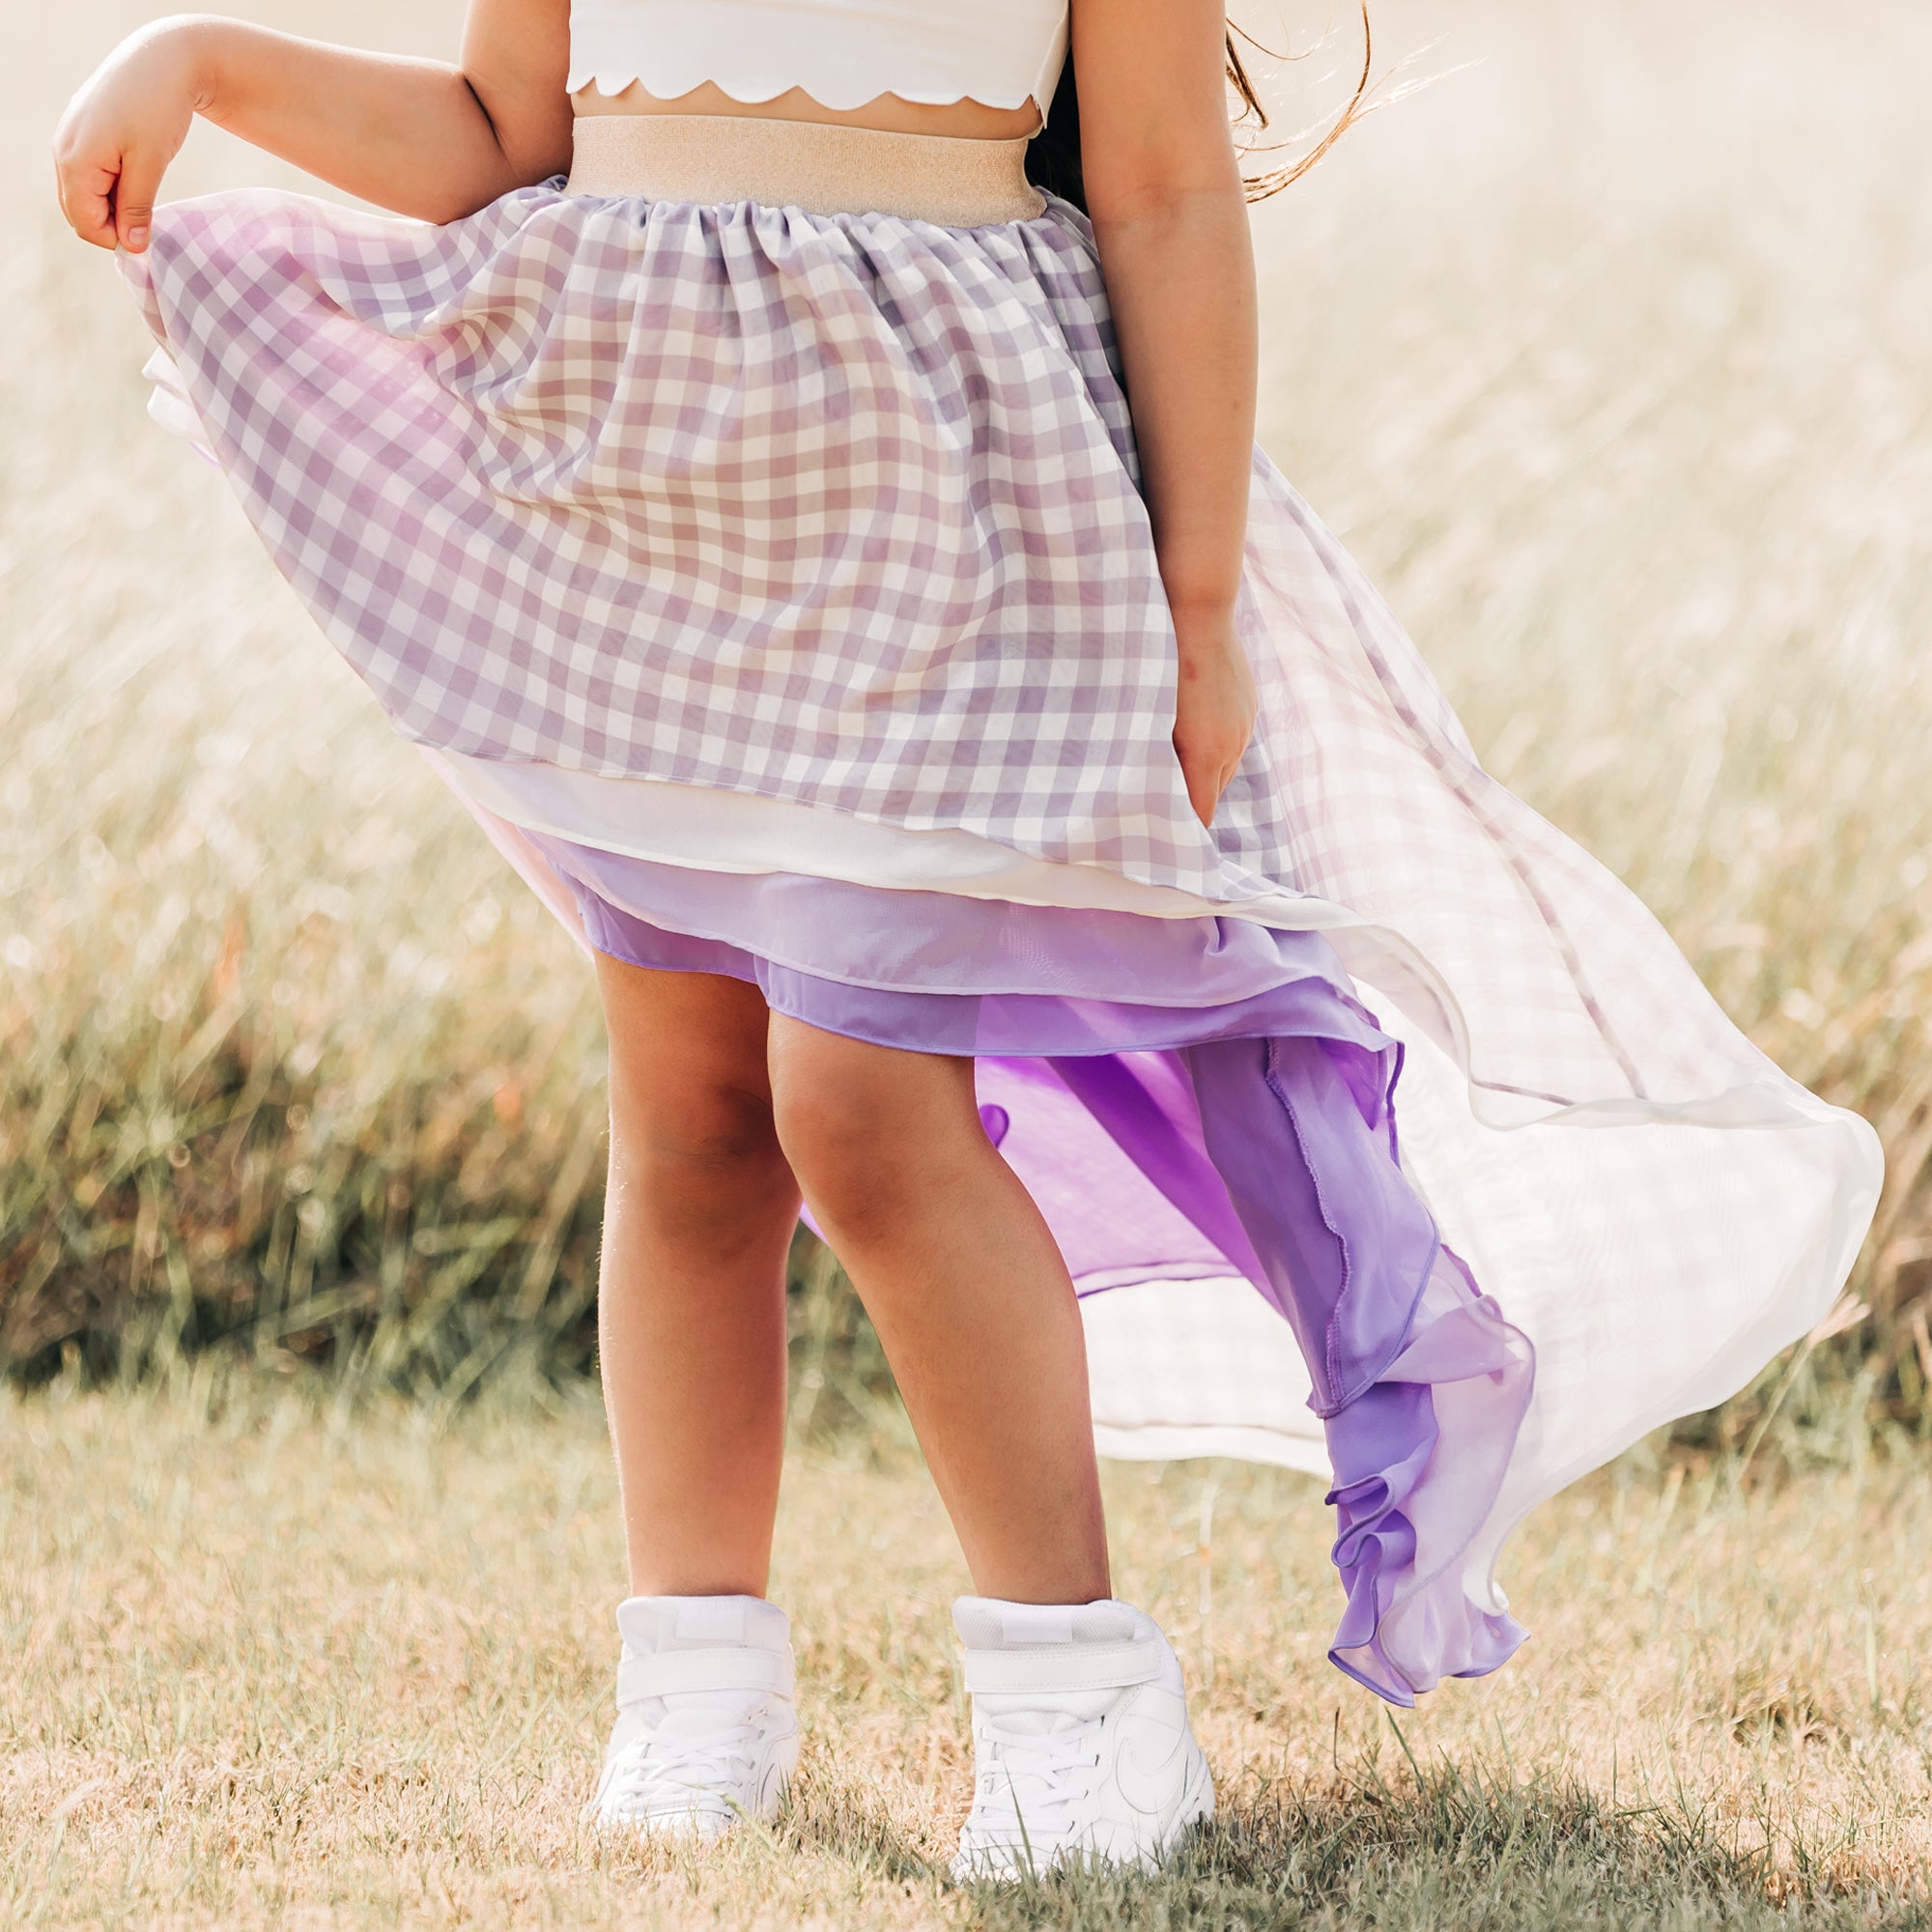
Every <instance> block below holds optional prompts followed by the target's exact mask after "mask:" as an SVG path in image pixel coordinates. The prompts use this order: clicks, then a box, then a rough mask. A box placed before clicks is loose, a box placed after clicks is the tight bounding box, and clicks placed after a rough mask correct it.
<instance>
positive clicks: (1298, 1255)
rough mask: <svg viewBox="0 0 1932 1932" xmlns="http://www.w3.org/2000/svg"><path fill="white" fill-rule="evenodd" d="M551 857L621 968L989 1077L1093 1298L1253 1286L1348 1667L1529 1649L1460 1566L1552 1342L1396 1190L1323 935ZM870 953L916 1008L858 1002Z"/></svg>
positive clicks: (1010, 1139) (1383, 1105) (1400, 1186)
mask: <svg viewBox="0 0 1932 1932" xmlns="http://www.w3.org/2000/svg"><path fill="white" fill-rule="evenodd" d="M534 842H535V843H536V844H537V845H538V847H539V849H541V850H542V851H543V852H544V854H545V856H546V858H547V859H548V860H549V861H550V863H551V864H552V866H553V867H555V868H556V869H557V870H558V872H559V873H560V874H561V875H562V876H563V877H564V878H565V880H566V881H567V882H568V883H569V885H570V886H571V888H572V890H573V892H574V893H575V895H576V896H577V900H578V906H579V910H580V913H581V915H582V920H583V923H584V929H585V933H586V936H587V937H588V939H589V941H590V943H591V945H592V946H593V947H595V949H596V950H597V951H598V952H603V953H607V954H609V955H611V956H612V957H614V958H617V959H622V960H627V961H629V962H630V963H631V964H633V965H637V966H642V967H649V968H654V969H657V970H663V971H673V972H698V973H716V974H722V975H725V976H727V977H730V978H733V979H737V980H746V981H749V982H752V983H754V984H756V985H757V986H758V987H759V988H760V989H761V991H762V992H763V994H764V996H765V999H766V1000H767V1002H768V1003H769V1004H770V1006H771V1007H772V1009H773V1010H774V1011H777V1012H781V1013H784V1014H787V1015H789V1016H791V1017H793V1018H795V1019H799V1020H803V1021H805V1022H807V1023H808V1024H810V1025H813V1026H817V1027H821V1028H824V1029H825V1030H827V1031H829V1032H834V1033H838V1034H843V1035H846V1036H849V1037H854V1038H859V1039H866V1040H870V1041H873V1042H875V1043H878V1044H882V1045H890V1046H897V1047H904V1048H910V1049H914V1050H918V1051H922V1052H928V1053H944V1054H953V1055H959V1056H971V1057H973V1058H974V1059H975V1060H976V1062H977V1080H978V1085H979V1091H980V1102H981V1107H980V1112H981V1118H982V1119H983V1120H984V1121H985V1122H986V1125H987V1130H988V1133H989V1135H990V1136H991V1137H992V1139H993V1140H994V1141H995V1143H996V1144H997V1145H998V1146H999V1147H1000V1149H1001V1151H1002V1152H1003V1153H1004V1154H1005V1155H1006V1157H1007V1158H1008V1160H1009V1162H1011V1164H1012V1165H1013V1167H1014V1169H1015V1171H1016V1172H1017V1173H1018V1174H1019V1175H1020V1178H1021V1179H1023V1180H1024V1181H1025V1182H1026V1184H1027V1186H1028V1187H1029V1189H1030V1191H1031V1192H1032V1193H1033V1195H1034V1198H1035V1199H1036V1200H1037V1202H1038V1204H1039V1207H1040V1209H1041V1211H1042V1213H1043V1214H1044V1215H1045V1216H1046V1218H1047V1221H1048V1223H1049V1225H1050V1226H1051V1228H1052V1230H1053V1233H1054V1236H1055V1238H1056V1239H1057V1240H1058V1242H1059V1244H1060V1247H1061V1251H1062V1253H1063V1254H1064V1255H1065V1258H1066V1263H1067V1266H1068V1269H1069V1270H1070V1272H1071V1273H1072V1275H1073V1278H1074V1281H1075V1283H1076V1285H1077V1286H1078V1287H1079V1288H1080V1290H1081V1292H1082V1293H1083V1294H1088V1293H1101V1292H1105V1291H1108V1290H1119V1289H1125V1288H1130V1287H1131V1286H1133V1285H1134V1284H1135V1283H1136V1282H1141V1281H1149V1280H1187V1279H1201V1278H1207V1277H1223V1278H1225V1277H1230V1276H1244V1277H1246V1279H1247V1280H1248V1281H1249V1282H1251V1283H1252V1284H1253V1286H1254V1287H1255V1289H1256V1290H1257V1292H1258V1293H1260V1294H1261V1295H1262V1296H1263V1298H1264V1301H1265V1302H1266V1303H1267V1304H1268V1306H1270V1307H1271V1308H1272V1309H1274V1310H1275V1312H1276V1313H1277V1314H1279V1315H1280V1316H1281V1318H1282V1319H1283V1320H1284V1321H1287V1322H1288V1324H1289V1326H1290V1328H1291V1329H1292V1331H1293V1335H1294V1337H1295V1340H1296V1342H1297V1344H1298V1345H1299V1348H1300V1350H1301V1353H1302V1355H1303V1358H1304V1359H1305V1361H1306V1363H1307V1366H1308V1370H1309V1375H1310V1379H1311V1382H1312V1384H1313V1389H1314V1394H1313V1397H1312V1399H1311V1406H1312V1407H1313V1409H1314V1410H1315V1412H1316V1414H1318V1415H1319V1416H1320V1417H1321V1420H1322V1424H1323V1428H1324V1430H1325V1432H1326V1436H1327V1443H1328V1451H1329V1456H1330V1459H1331V1462H1332V1463H1333V1467H1334V1475H1335V1481H1334V1487H1333V1489H1332V1490H1331V1491H1330V1492H1329V1495H1328V1501H1329V1502H1330V1503H1331V1504H1332V1505H1333V1506H1334V1508H1335V1510H1336V1512H1337V1519H1338V1535H1337V1539H1336V1542H1335V1546H1334V1552H1333V1554H1334V1561H1335V1565H1336V1569H1337V1571H1338V1572H1339V1574H1340V1577H1341V1581H1342V1585H1343V1590H1344V1593H1345V1596H1346V1599H1347V1604H1346V1608H1345V1611H1344V1614H1343V1617H1342V1621H1341V1625H1340V1627H1339V1629H1338V1631H1337V1633H1336V1635H1335V1640H1334V1643H1333V1646H1332V1647H1331V1649H1330V1651H1329V1657H1330V1659H1331V1661H1332V1662H1334V1663H1335V1664H1336V1665H1337V1666H1338V1667H1339V1668H1340V1669H1342V1670H1344V1671H1346V1672H1347V1673H1348V1674H1349V1675H1350V1676H1351V1677H1353V1678H1355V1679H1356V1680H1358V1681H1359V1682H1360V1683H1362V1684H1364V1685H1366V1686H1367V1687H1368V1688H1369V1689H1370V1690H1375V1691H1377V1692H1378V1693H1379V1694H1380V1695H1381V1696H1383V1697H1385V1698H1387V1699H1388V1700H1389V1701H1391V1702H1392V1703H1396V1704H1401V1705H1409V1704H1412V1703H1413V1702H1414V1701H1415V1698H1416V1695H1417V1694H1418V1693H1419V1692H1421V1691H1425V1690H1430V1689H1432V1688H1433V1687H1434V1686H1435V1684H1436V1683H1437V1682H1438V1681H1439V1680H1440V1679H1441V1678H1443V1677H1445V1676H1475V1675H1480V1674H1482V1673H1484V1672H1487V1671H1490V1670H1493V1669H1495V1668H1496V1667H1497V1666H1498V1665H1499V1664H1501V1663H1502V1662H1505V1661H1506V1660H1507V1659H1508V1658H1509V1657H1510V1655H1511V1654H1512V1653H1513V1652H1514V1651H1515V1649H1516V1648H1517V1646H1518V1645H1519V1644H1520V1642H1521V1641H1522V1639H1523V1636H1524V1632H1523V1631H1522V1629H1521V1628H1520V1626H1519V1625H1518V1624H1517V1623H1516V1622H1515V1621H1514V1620H1513V1619H1512V1618H1510V1617H1509V1616H1508V1615H1507V1614H1506V1613H1505V1612H1503V1611H1502V1610H1500V1609H1495V1608H1490V1607H1487V1606H1486V1605H1485V1604H1484V1603H1483V1602H1481V1601H1479V1600H1478V1597H1477V1596H1476V1595H1472V1593H1471V1586H1472V1585H1473V1587H1474V1589H1475V1591H1477V1592H1479V1593H1481V1595H1483V1596H1485V1597H1486V1596H1487V1594H1488V1584H1487V1578H1486V1577H1472V1578H1465V1577H1464V1576H1463V1567H1462V1560H1461V1559H1462V1558H1463V1555H1464V1552H1465V1551H1466V1550H1467V1548H1468V1547H1469V1545H1470V1543H1471V1542H1472V1540H1473V1539H1474V1537H1475V1534H1476V1532H1477V1530H1478V1528H1479V1527H1480V1526H1481V1524H1482V1523H1483V1521H1484V1520H1485V1518H1486V1517H1487V1516H1488V1514H1489V1512H1490V1509H1491V1507H1492V1504H1493V1502H1494V1499H1495V1496H1496V1493H1497V1491H1498V1490H1499V1488H1500V1486H1501V1483H1502V1479H1503V1475H1504V1472H1505V1469H1506V1468H1507V1466H1508V1463H1509V1459H1510V1455H1511V1452H1512V1450H1513V1448H1514V1446H1515V1443H1516V1438H1517V1434H1518V1431H1519V1429H1520V1426H1521V1422H1522V1418H1523V1415H1524V1413H1525V1411H1526V1408H1527V1406H1528V1401H1529V1393H1530V1386H1531V1379H1532V1376H1533V1361H1532V1357H1531V1352H1530V1349H1529V1345H1528V1343H1527V1341H1526V1340H1525V1339H1524V1337H1523V1336H1522V1335H1520V1333H1519V1332H1518V1331H1517V1330H1516V1329H1515V1328H1513V1327H1512V1326H1511V1325H1510V1324H1509V1323H1508V1322H1507V1321H1505V1320H1504V1319H1503V1315H1502V1312H1501V1310H1500V1309H1499V1308H1498V1307H1497V1306H1496V1304H1495V1302H1494V1301H1493V1300H1492V1299H1491V1298H1490V1297H1488V1296H1487V1295H1485V1294H1484V1293H1482V1292H1481V1290H1480V1289H1479V1288H1478V1287H1477V1285H1476V1283H1475V1282H1474V1280H1473V1279H1472V1278H1471V1276H1470V1273H1469V1271H1468V1269H1467V1268H1466V1267H1465V1266H1464V1265H1463V1263H1462V1262H1461V1261H1459V1260H1458V1259H1457V1257H1456V1256H1455V1255H1454V1254H1453V1253H1451V1252H1450V1251H1449V1250H1448V1249H1447V1248H1446V1247H1445V1246H1444V1245H1443V1243H1442V1241H1441V1238H1440V1236H1439V1235H1438V1233H1437V1230H1436V1226H1435V1219H1434V1217H1433V1216H1432V1215H1431V1213H1430V1211H1429V1209H1428V1208H1427V1207H1426V1205H1425V1204H1424V1203H1423V1201H1422V1200H1421V1198H1420V1197H1419V1196H1418V1195H1417V1193H1416V1192H1415V1190H1414V1188H1413V1187H1412V1186H1411V1185H1410V1184H1409V1182H1408V1181H1407V1179H1406V1178H1405V1176H1404V1174H1403V1172H1402V1167H1401V1157H1400V1150H1399V1146H1398V1142H1397V1136H1396V1125H1395V1112H1394V1094H1395V1087H1396V1082H1397V1078H1398V1076H1399V1074H1400V1071H1401V1061H1402V1049H1401V1047H1400V1046H1399V1045H1398V1043H1397V1042H1396V1041H1394V1040H1393V1039H1391V1038H1390V1037H1388V1036H1387V1035H1385V1034H1384V1033H1382V1032H1381V1030H1380V1029H1379V1027H1378V1025H1377V1024H1376V1021H1375V1018H1374V1016H1373V1014H1371V1013H1370V1012H1369V1011H1368V1009H1366V1008H1365V1007H1364V1006H1363V1005H1362V1003H1361V1001H1360V1000H1359V998H1358V997H1356V995H1355V993H1354V990H1353V988H1352V986H1351V984H1350V980H1349V977H1348V975H1347V973H1346V972H1345V971H1344V970H1343V968H1342V966H1341V964H1340V962H1339V961H1338V960H1337V959H1336V957H1335V955H1334V953H1333V952H1332V950H1331V949H1330V948H1329V946H1328V944H1327V942H1326V941H1325V940H1324V939H1322V938H1321V936H1320V935H1319V934H1314V933H1303V932H1287V931H1269V930H1267V929H1265V928H1263V927H1259V926H1255V925H1251V924H1244V923H1241V922H1237V921H1220V920H1213V919H1206V920H1185V921H1160V920H1150V919H1145V918H1140V917H1137V916H1134V915H1128V914H1107V913H1087V912H1069V911H1066V910H1064V909H1061V908H1057V907H1031V906H1017V905H1012V904H1008V903H1005V902H998V901H986V900H974V899H966V898H961V897H957V896H953V895H945V894H928V893H905V892H882V891H879V890H877V889H873V888H867V887H856V886H840V885H838V884H837V883H835V882H830V881H826V880H822V879H809V878H804V877H799V876H795V875H770V874H767V875H759V876H755V877H738V876H734V875H728V874H719V873H707V872H698V871H694V870H688V869H684V868H679V867H666V866H656V865H650V864H647V863H645V862H641V861H638V860H633V859H626V858H622V857H618V856H614V855H612V854H610V853H608V852H600V851H597V850H595V849H593V848H589V847H585V846H581V845H576V844H572V843H567V842H566V841H563V840H559V839H554V838H542V837H537V838H535V839H534ZM586 874H589V875H592V876H591V877H586V876H585V875H586ZM593 881H594V882H593ZM612 891H621V894H622V896H623V898H624V900H625V903H624V904H623V905H619V904H616V903H613V902H612V899H611V897H610V896H607V895H609V894H610V893H611V892H612ZM640 907H645V908H647V909H648V911H649V912H650V913H651V914H653V915H654V917H652V918H646V917H644V916H643V910H642V909H634V908H640ZM661 922H674V923H661ZM726 933H729V934H730V935H732V936H731V937H725V936H724V935H725V934H726ZM747 938H753V939H755V940H756V941H757V942H758V943H757V948H756V950H753V948H752V947H750V946H747V945H745V944H743V943H741V942H742V941H743V940H745V939H747ZM766 948H769V949H770V951H767V950H765V949H766ZM775 954H776V955H780V956H774V955H775ZM860 959H863V960H864V961H866V977H867V979H877V980H891V981H895V982H896V983H888V984H861V983H855V981H854V980H853V978H852V977H851V970H852V969H851V967H850V963H849V962H851V961H854V960H860ZM800 962H808V963H800ZM813 965H816V966H818V967H819V968H820V969H821V970H818V971H813V970H811V967H812V966H813ZM1095 989H1098V990H1097V991H1096V990H1095ZM1186 1001H1199V1002H1201V1003H1200V1004H1188V1003H1183V1002H1186Z"/></svg>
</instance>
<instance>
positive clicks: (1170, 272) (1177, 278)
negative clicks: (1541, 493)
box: [1073, 0, 1256, 824]
mask: <svg viewBox="0 0 1932 1932" xmlns="http://www.w3.org/2000/svg"><path fill="white" fill-rule="evenodd" d="M1226 24H1227V16H1226V14H1225V11H1224V0H1073V53H1074V61H1075V71H1076V73H1077V76H1078V80H1079V86H1080V136H1081V140H1080V148H1081V166H1082V170H1083V172H1084V174H1085V176H1086V184H1087V203H1088V208H1089V211H1090V212H1091V213H1092V216H1093V221H1094V239H1095V241H1097V243H1098V244H1099V250H1100V267H1101V270H1102V271H1103V273H1104V274H1105V277H1106V282H1107V298H1108V302H1109V305H1110V306H1111V307H1112V309H1113V312H1114V327H1115V332H1116V334H1117V335H1118V337H1119V340H1120V349H1121V361H1122V368H1123V370H1124V372H1125V376H1126V384H1127V395H1128V399H1129V401H1130V402H1131V404H1132V407H1133V416H1134V439H1135V441H1136V443H1137V445H1138V447H1139V451H1140V461H1141V487H1142V489H1143V490H1144V491H1145V493H1146V496H1147V503H1148V511H1149V515H1150V516H1151V519H1152V523H1153V538H1154V549H1155V553H1156V554H1157V555H1158V557H1159V559H1160V575H1161V582H1163V584H1164V585H1165V586H1166V589H1167V601H1168V604H1169V606H1170V607H1171V609H1172V610H1173V612H1174V628H1175V636H1176V639H1177V640H1178V642H1179V652H1180V662H1179V696H1178V700H1177V705H1176V715H1175V722H1174V748H1175V751H1176V753H1177V754H1178V755H1179V759H1180V768H1181V772H1182V775H1183V776H1184V777H1185V779H1186V781H1187V795H1188V797H1189V799H1190V800H1192V802H1193V805H1194V810H1196V812H1198V813H1199V814H1200V817H1201V820H1202V823H1203V824H1207V823H1208V822H1210V821H1211V819H1212V817H1213V813H1214V806H1215V803H1216V801H1217V800H1218V799H1219V798H1220V796H1221V793H1222V791H1223V790H1224V789H1225V788H1226V786H1227V783H1228V781H1229V780H1230V779H1231V778H1233V777H1234V775H1235V771H1236V767H1237V766H1238V765H1239V763H1240V761H1241V756H1242V754H1243V753H1244V752H1245V751H1246V750H1247V744H1248V739H1249V736H1250V734H1251V733H1252V732H1253V730H1254V724H1255V685H1254V675H1253V672H1252V671H1251V670H1250V668H1249V667H1248V661H1247V655H1246V653H1245V652H1244V651H1243V649H1242V647H1241V642H1240V639H1239V638H1238V637H1237V636H1236V630H1235V598H1236V592H1237V591H1238V590H1239V588H1240V582H1241V550H1242V542H1243V538H1244V537H1245V535H1246V531H1247V523H1248V478H1249V465H1250V463H1251V461H1252V452H1253V447H1254V435H1255V360H1256V344H1255V270H1254V256H1253V251H1252V247H1251V244H1250V241H1249V237H1248V212H1247V204H1246V201H1245V199H1244V197H1243V194H1242V189H1241V175H1240V168H1239V165H1238V163H1237V161H1236V156H1235V145H1234V137H1233V134H1232V132H1231V131H1230V128H1229V122H1228V91H1227V83H1226V81H1225V79H1224V78H1223V69H1222V50H1221V49H1222V36H1223V34H1224V33H1225V32H1226Z"/></svg>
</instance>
